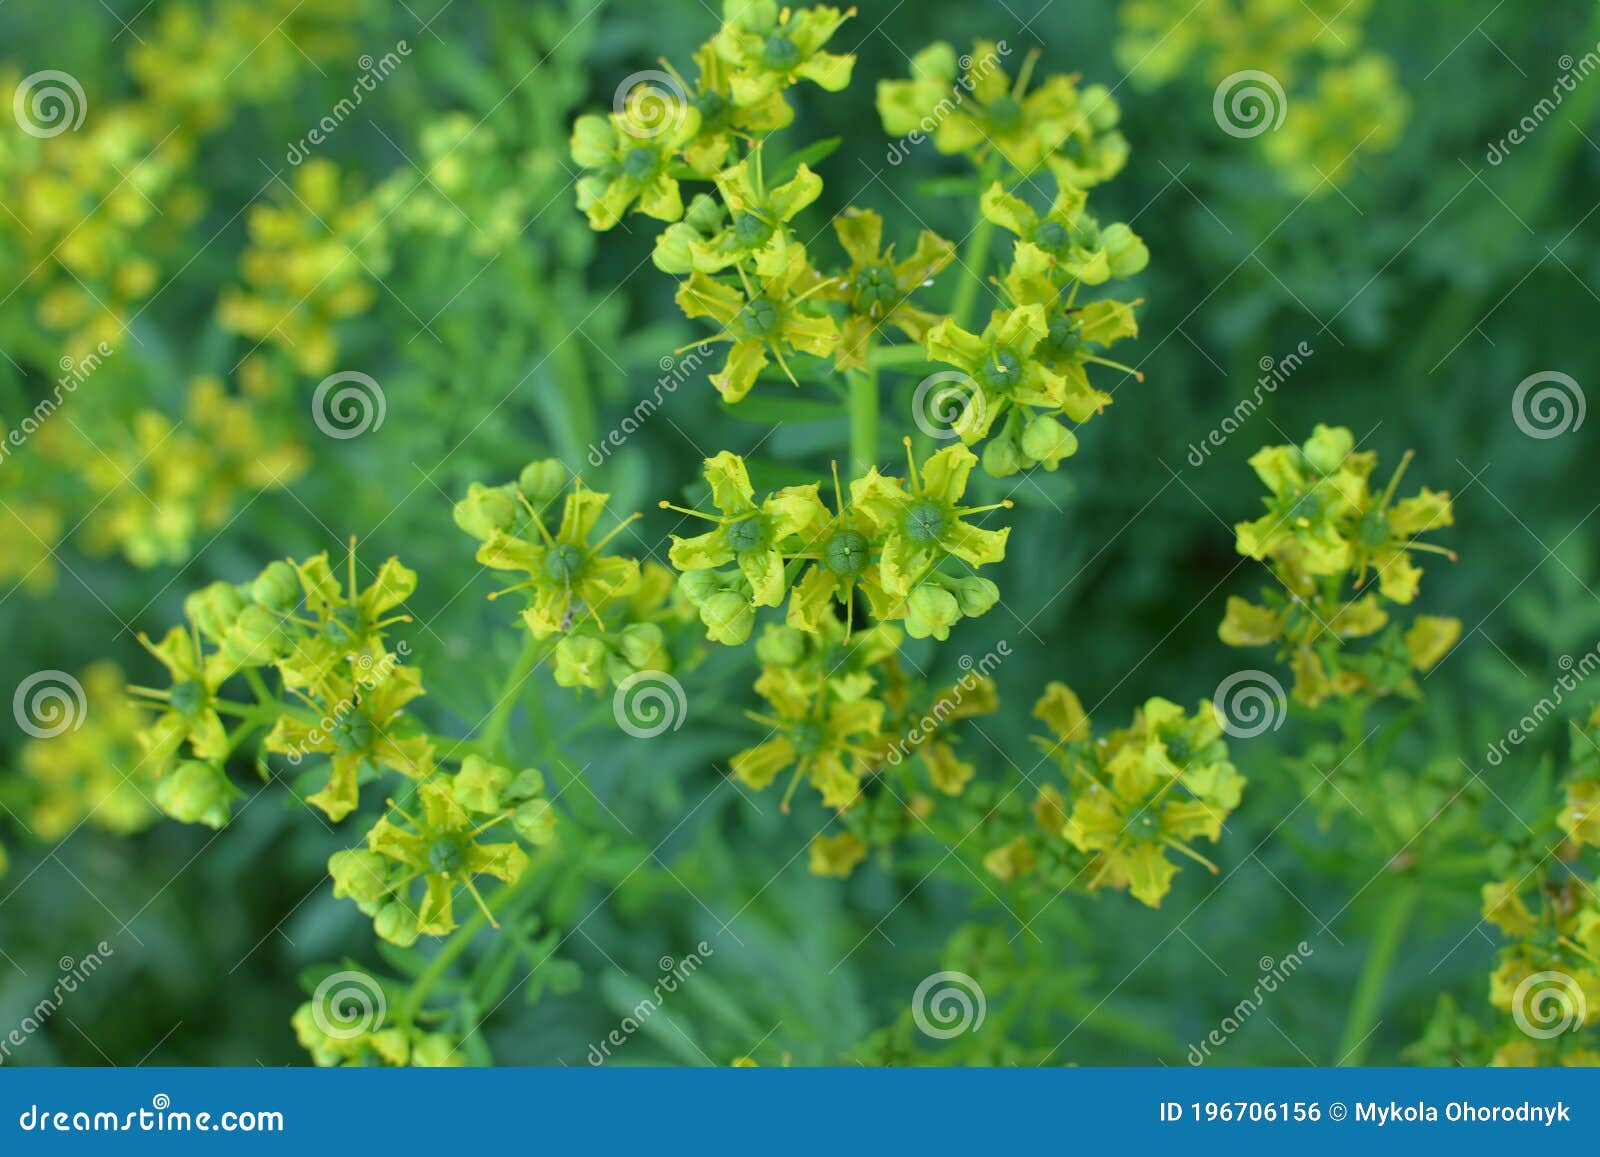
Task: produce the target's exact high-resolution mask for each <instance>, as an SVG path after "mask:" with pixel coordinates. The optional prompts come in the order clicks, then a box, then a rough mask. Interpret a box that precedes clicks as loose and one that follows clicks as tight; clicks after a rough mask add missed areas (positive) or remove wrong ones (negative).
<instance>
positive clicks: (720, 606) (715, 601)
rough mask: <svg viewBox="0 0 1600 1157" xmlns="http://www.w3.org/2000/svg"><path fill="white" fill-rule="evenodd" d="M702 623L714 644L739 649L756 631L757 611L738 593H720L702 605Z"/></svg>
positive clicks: (747, 599)
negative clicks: (752, 632) (751, 633)
mask: <svg viewBox="0 0 1600 1157" xmlns="http://www.w3.org/2000/svg"><path fill="white" fill-rule="evenodd" d="M700 621H701V622H702V623H704V624H705V625H706V634H707V635H708V636H709V637H710V638H711V641H712V642H714V643H722V644H724V645H726V646H729V647H737V646H739V645H740V644H742V643H744V642H745V640H747V639H749V638H750V632H751V631H753V630H755V629H756V609H755V608H754V607H753V606H751V605H750V600H749V598H747V597H746V596H744V595H742V594H740V593H738V592H737V591H720V592H718V593H717V594H714V595H712V596H711V597H710V598H708V599H707V600H706V601H705V602H703V603H701V604H700Z"/></svg>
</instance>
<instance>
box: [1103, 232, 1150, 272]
mask: <svg viewBox="0 0 1600 1157" xmlns="http://www.w3.org/2000/svg"><path fill="white" fill-rule="evenodd" d="M1100 244H1101V245H1103V246H1104V247H1105V251H1106V260H1107V261H1108V262H1109V263H1110V265H1111V276H1112V277H1132V276H1133V275H1134V274H1135V273H1138V272H1139V271H1140V270H1142V269H1144V267H1145V266H1146V265H1148V264H1150V250H1148V249H1146V248H1145V244H1144V242H1143V241H1141V240H1139V235H1138V234H1137V233H1135V232H1134V231H1133V230H1132V229H1129V228H1128V227H1127V226H1126V225H1108V226H1106V227H1105V228H1104V229H1103V230H1101V232H1100Z"/></svg>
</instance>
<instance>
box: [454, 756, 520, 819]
mask: <svg viewBox="0 0 1600 1157" xmlns="http://www.w3.org/2000/svg"><path fill="white" fill-rule="evenodd" d="M510 784H511V769H510V768H506V767H500V766H498V765H497V764H493V763H490V762H489V761H488V760H487V759H484V758H483V757H482V756H479V755H469V756H467V757H466V758H465V759H463V760H462V761H461V770H460V771H458V772H457V773H456V775H455V778H454V779H452V780H451V781H450V794H451V796H452V797H453V798H454V799H455V801H456V803H458V804H460V805H461V806H462V807H464V808H466V809H467V811H469V812H485V813H488V812H497V811H499V810H500V809H501V808H502V807H503V806H504V804H502V802H501V795H502V793H503V792H504V791H505V789H506V788H507V787H508V786H510Z"/></svg>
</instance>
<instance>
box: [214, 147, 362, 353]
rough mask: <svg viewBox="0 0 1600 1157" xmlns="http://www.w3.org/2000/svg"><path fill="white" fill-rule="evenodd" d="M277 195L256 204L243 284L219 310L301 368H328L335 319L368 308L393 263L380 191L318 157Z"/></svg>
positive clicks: (230, 323)
mask: <svg viewBox="0 0 1600 1157" xmlns="http://www.w3.org/2000/svg"><path fill="white" fill-rule="evenodd" d="M279 201H280V203H279V204H276V205H271V204H262V205H256V206H254V207H253V208H252V209H251V210H250V213H249V225H250V248H249V249H247V250H246V251H245V253H244V255H243V256H242V257H241V258H240V260H239V268H240V271H241V272H242V273H243V275H244V280H245V288H239V289H231V290H229V291H228V292H227V293H226V294H224V295H223V298H222V301H221V302H220V303H219V306H218V317H219V318H220V319H221V321H222V324H223V325H224V326H226V327H227V328H228V329H231V330H233V331H235V332H237V333H241V334H243V335H244V336H245V337H247V338H250V339H251V340H253V341H255V342H257V343H262V342H270V343H272V344H273V345H274V346H276V347H277V348H279V349H281V350H282V351H283V353H284V355H285V356H287V357H288V358H289V359H290V360H291V361H292V362H293V363H294V365H295V366H296V368H298V369H299V370H301V371H302V372H304V373H307V374H325V373H327V372H328V371H329V370H331V369H332V368H333V366H334V362H335V359H336V358H337V357H338V354H339V345H338V340H337V338H336V336H335V334H334V324H335V323H336V322H338V321H339V320H340V319H342V318H345V317H349V316H352V315H354V314H359V313H363V312H365V311H366V309H367V307H368V306H369V305H371V304H372V299H373V296H374V294H375V293H376V290H374V289H373V286H372V282H373V281H374V280H376V279H378V278H381V277H382V276H383V273H384V271H385V270H386V269H387V267H388V254H387V252H386V242H387V238H386V235H385V233H384V231H383V230H382V229H381V228H380V226H381V224H382V217H381V215H380V212H379V209H378V205H377V203H376V200H375V199H374V198H372V197H370V196H366V197H364V196H361V195H359V194H358V193H357V192H356V191H355V190H353V189H352V188H351V187H350V182H349V181H347V180H344V179H342V178H341V175H340V173H339V169H338V166H336V165H335V164H334V163H333V162H332V161H329V160H325V159H323V158H320V157H318V158H313V159H312V160H310V161H307V162H306V163H305V164H304V165H302V166H300V168H299V169H297V170H296V171H295V174H294V179H293V184H292V186H284V187H283V190H282V191H281V192H280V195H279Z"/></svg>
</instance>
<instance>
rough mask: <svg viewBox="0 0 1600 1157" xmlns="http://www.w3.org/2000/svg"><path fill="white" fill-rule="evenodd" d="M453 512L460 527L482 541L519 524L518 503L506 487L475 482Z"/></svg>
mask: <svg viewBox="0 0 1600 1157" xmlns="http://www.w3.org/2000/svg"><path fill="white" fill-rule="evenodd" d="M450 513H451V516H452V517H453V518H454V519H455V522H456V525H457V526H459V527H460V528H461V529H462V530H464V531H466V532H467V533H468V534H470V535H472V537H473V538H476V539H478V540H479V541H482V540H483V539H486V538H488V537H489V535H490V534H492V533H493V532H494V531H496V530H502V531H510V530H511V528H512V526H513V525H515V523H516V521H517V501H516V499H515V498H513V497H512V496H511V495H510V494H508V493H507V492H506V488H505V487H504V486H485V485H483V484H482V483H481V482H474V483H473V484H472V485H471V486H468V487H467V496H466V497H465V498H463V499H462V500H461V501H460V502H458V503H456V504H455V506H454V508H453V509H452V510H451V512H450Z"/></svg>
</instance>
